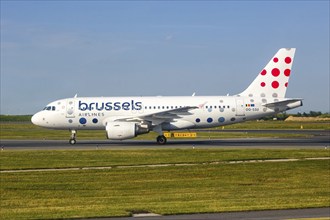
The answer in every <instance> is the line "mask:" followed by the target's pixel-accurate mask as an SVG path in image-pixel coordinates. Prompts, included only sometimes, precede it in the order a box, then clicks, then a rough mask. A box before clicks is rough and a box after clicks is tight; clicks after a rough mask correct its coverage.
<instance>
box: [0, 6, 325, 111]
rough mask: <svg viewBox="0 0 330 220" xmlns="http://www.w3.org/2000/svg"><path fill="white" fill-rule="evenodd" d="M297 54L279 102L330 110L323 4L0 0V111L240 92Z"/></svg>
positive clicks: (34, 109) (302, 108) (305, 108)
mask: <svg viewBox="0 0 330 220" xmlns="http://www.w3.org/2000/svg"><path fill="white" fill-rule="evenodd" d="M282 47H296V48H297V51H296V56H295V60H294V64H293V70H292V74H291V77H290V86H289V88H288V91H287V96H288V97H292V98H304V106H303V107H301V108H299V109H298V110H297V111H300V112H303V111H310V110H315V111H322V112H328V111H329V99H330V97H329V93H330V91H329V86H330V85H329V83H330V79H329V1H177V2H176V1H160V2H156V1H151V2H150V1H137V2H134V1H124V2H122V1H1V114H32V113H35V112H36V111H38V110H40V109H42V108H43V107H44V106H45V105H46V104H47V103H49V102H51V101H54V100H56V99H60V98H67V97H73V96H74V95H75V94H76V93H77V94H78V96H141V95H142V96H153V95H163V96H167V95H170V96H171V95H191V94H192V93H193V92H196V94H197V95H226V94H228V93H229V94H237V93H239V92H241V91H243V90H244V89H245V88H246V87H247V86H248V85H249V84H250V83H251V82H252V80H253V79H254V78H255V77H256V76H257V74H258V73H259V72H260V70H261V69H262V68H263V67H264V66H265V65H266V63H267V62H268V61H269V59H270V58H271V57H272V56H273V55H274V54H275V53H276V52H277V50H278V49H279V48H282Z"/></svg>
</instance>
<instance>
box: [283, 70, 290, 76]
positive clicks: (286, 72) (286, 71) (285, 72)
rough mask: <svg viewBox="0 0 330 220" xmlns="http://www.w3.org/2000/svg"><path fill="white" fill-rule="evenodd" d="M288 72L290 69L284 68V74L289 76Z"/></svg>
mask: <svg viewBox="0 0 330 220" xmlns="http://www.w3.org/2000/svg"><path fill="white" fill-rule="evenodd" d="M290 73H291V70H290V69H286V70H284V75H285V76H287V77H289V76H290Z"/></svg>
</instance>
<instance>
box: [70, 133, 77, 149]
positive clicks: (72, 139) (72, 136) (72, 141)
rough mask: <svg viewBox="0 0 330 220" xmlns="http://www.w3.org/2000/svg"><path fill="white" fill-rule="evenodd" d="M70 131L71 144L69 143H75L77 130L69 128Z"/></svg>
mask: <svg viewBox="0 0 330 220" xmlns="http://www.w3.org/2000/svg"><path fill="white" fill-rule="evenodd" d="M70 131H71V138H70V140H69V143H70V144H71V145H74V144H76V142H77V141H76V135H77V131H76V130H70Z"/></svg>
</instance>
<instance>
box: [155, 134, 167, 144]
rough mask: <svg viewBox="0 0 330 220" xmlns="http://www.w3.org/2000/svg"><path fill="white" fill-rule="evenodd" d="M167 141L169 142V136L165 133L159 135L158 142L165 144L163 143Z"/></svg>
mask: <svg viewBox="0 0 330 220" xmlns="http://www.w3.org/2000/svg"><path fill="white" fill-rule="evenodd" d="M166 142H167V138H166V137H165V136H164V135H159V136H158V137H157V143H158V144H161V145H163V144H166Z"/></svg>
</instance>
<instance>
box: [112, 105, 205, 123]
mask: <svg viewBox="0 0 330 220" xmlns="http://www.w3.org/2000/svg"><path fill="white" fill-rule="evenodd" d="M198 108H199V107H197V106H185V107H181V108H176V109H170V110H163V111H157V112H154V113H149V114H141V115H137V116H128V117H127V116H122V117H121V116H120V117H110V118H108V119H106V121H127V122H145V121H147V122H149V123H150V124H152V125H154V126H156V125H159V124H161V123H164V122H173V121H174V120H175V119H179V118H182V116H184V115H191V114H192V113H191V112H189V111H190V110H193V109H198Z"/></svg>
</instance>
